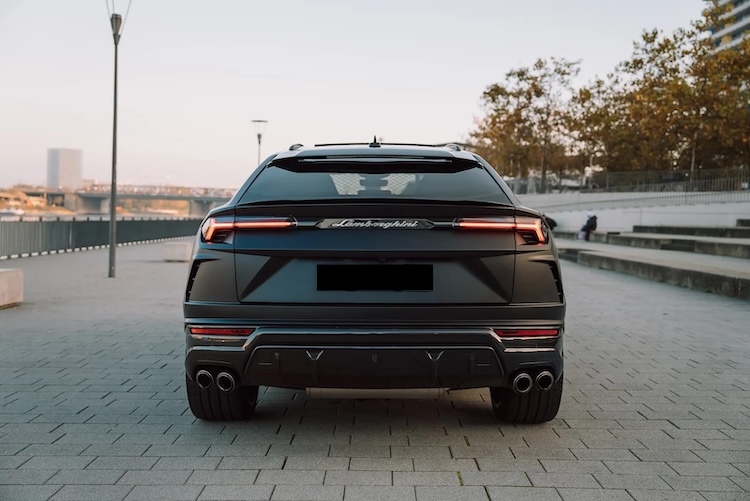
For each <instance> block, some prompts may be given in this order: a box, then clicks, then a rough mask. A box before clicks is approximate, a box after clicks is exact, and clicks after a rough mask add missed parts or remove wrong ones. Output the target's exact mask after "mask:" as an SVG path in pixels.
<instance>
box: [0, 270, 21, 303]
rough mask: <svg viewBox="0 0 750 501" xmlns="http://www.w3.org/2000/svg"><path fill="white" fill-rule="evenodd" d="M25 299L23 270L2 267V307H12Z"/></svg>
mask: <svg viewBox="0 0 750 501" xmlns="http://www.w3.org/2000/svg"><path fill="white" fill-rule="evenodd" d="M21 301H23V271H22V270H18V269H0V308H10V307H13V306H16V305H17V304H19V303H20V302H21Z"/></svg>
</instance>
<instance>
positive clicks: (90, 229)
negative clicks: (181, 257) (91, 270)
mask: <svg viewBox="0 0 750 501" xmlns="http://www.w3.org/2000/svg"><path fill="white" fill-rule="evenodd" d="M14 219H16V220H2V221H0V258H9V257H19V256H31V255H37V254H46V253H51V252H65V251H74V250H82V249H91V248H99V247H104V246H106V245H107V244H108V243H109V221H108V219H107V218H77V219H76V218H71V219H62V218H44V217H35V218H30V217H21V218H14ZM200 222H201V219H176V218H152V219H136V218H122V219H118V220H117V243H118V244H123V243H136V242H148V241H156V240H163V239H167V238H176V237H186V236H191V235H195V234H196V233H197V231H198V226H199V225H200Z"/></svg>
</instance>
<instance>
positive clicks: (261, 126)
mask: <svg viewBox="0 0 750 501" xmlns="http://www.w3.org/2000/svg"><path fill="white" fill-rule="evenodd" d="M252 122H253V125H254V126H255V133H256V134H258V135H259V136H260V135H262V134H263V132H264V131H265V130H266V124H267V123H268V120H253V121H252Z"/></svg>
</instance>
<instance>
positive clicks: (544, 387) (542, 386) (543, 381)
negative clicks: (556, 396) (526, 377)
mask: <svg viewBox="0 0 750 501" xmlns="http://www.w3.org/2000/svg"><path fill="white" fill-rule="evenodd" d="M554 383H555V376H554V375H553V374H552V373H551V372H550V371H542V372H540V373H539V375H537V377H536V387H537V389H538V390H539V391H548V390H549V389H550V388H552V385H553V384H554Z"/></svg>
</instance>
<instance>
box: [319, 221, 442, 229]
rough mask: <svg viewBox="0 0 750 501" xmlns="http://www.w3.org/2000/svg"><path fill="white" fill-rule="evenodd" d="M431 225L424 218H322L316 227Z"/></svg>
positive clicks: (423, 227)
mask: <svg viewBox="0 0 750 501" xmlns="http://www.w3.org/2000/svg"><path fill="white" fill-rule="evenodd" d="M432 227H433V224H432V223H431V222H430V221H426V220H424V219H324V220H323V221H321V222H320V223H318V228H325V229H377V230H426V229H430V228H432Z"/></svg>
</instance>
